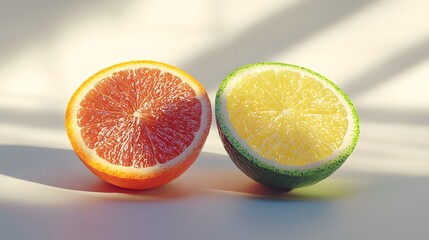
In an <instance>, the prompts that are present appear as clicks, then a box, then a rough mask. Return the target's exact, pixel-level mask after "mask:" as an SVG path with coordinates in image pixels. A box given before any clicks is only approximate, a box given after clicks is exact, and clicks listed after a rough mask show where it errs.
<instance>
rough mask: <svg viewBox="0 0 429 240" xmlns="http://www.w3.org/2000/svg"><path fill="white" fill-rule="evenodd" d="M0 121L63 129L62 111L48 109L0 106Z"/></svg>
mask: <svg viewBox="0 0 429 240" xmlns="http://www.w3.org/2000/svg"><path fill="white" fill-rule="evenodd" d="M0 123H12V124H19V125H25V126H31V127H37V128H44V129H63V128H64V113H63V112H60V111H55V110H48V109H34V110H32V109H25V110H24V109H16V108H13V107H9V108H8V107H0Z"/></svg>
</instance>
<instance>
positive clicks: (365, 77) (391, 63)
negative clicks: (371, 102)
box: [343, 38, 429, 98]
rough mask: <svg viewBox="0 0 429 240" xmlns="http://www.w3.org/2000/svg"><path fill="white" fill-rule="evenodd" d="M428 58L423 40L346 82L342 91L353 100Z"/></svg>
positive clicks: (426, 42) (426, 40)
mask: <svg viewBox="0 0 429 240" xmlns="http://www.w3.org/2000/svg"><path fill="white" fill-rule="evenodd" d="M428 58H429V38H423V39H422V40H421V41H420V42H419V43H417V44H415V45H413V46H410V47H408V48H406V49H404V50H402V51H398V52H397V53H396V54H395V55H393V56H391V57H390V58H389V59H388V60H386V61H385V62H382V63H380V64H379V65H376V66H374V67H373V68H371V69H369V70H368V71H366V72H363V73H361V74H360V75H357V76H355V77H353V78H352V79H351V80H348V81H347V82H349V84H346V85H344V86H343V89H344V90H345V91H346V92H347V93H348V94H349V95H350V97H352V98H353V97H355V96H358V95H360V94H362V93H365V92H366V91H368V90H370V89H373V88H374V87H377V86H379V85H381V84H383V83H386V82H387V81H388V80H389V79H390V78H392V77H394V76H395V75H397V74H399V73H401V72H403V71H404V70H406V69H408V68H410V67H413V66H414V65H416V64H418V63H420V62H421V61H423V60H425V59H428Z"/></svg>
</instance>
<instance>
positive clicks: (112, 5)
mask: <svg viewBox="0 0 429 240" xmlns="http://www.w3.org/2000/svg"><path fill="white" fill-rule="evenodd" d="M127 3H129V2H127ZM125 6H128V4H124V3H123V2H121V1H99V0H98V1H83V0H70V1H55V0H41V1H23V0H16V1H12V0H9V1H6V2H4V1H3V2H2V4H1V8H0V29H2V37H1V38H0V54H1V57H0V62H1V61H4V60H6V59H8V57H9V56H10V55H12V54H13V53H14V52H15V51H17V50H20V49H23V48H24V47H25V46H26V45H28V44H34V42H35V41H42V40H44V41H45V42H49V38H50V37H51V36H52V35H53V34H55V33H56V32H57V31H58V29H59V28H61V27H62V26H61V25H60V24H61V23H62V20H66V19H65V18H64V17H70V16H68V15H70V14H71V13H73V18H74V19H82V18H84V17H86V15H85V14H88V15H89V13H92V15H90V16H93V13H94V12H96V13H98V14H100V16H105V17H106V18H111V17H112V16H114V15H115V14H117V13H118V11H120V10H121V9H123V8H124V7H125Z"/></svg>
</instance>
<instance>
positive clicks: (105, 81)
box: [66, 61, 211, 189]
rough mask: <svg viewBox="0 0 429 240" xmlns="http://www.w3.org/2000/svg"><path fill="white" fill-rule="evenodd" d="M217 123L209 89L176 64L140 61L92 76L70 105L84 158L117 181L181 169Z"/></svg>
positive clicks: (128, 183)
mask: <svg viewBox="0 0 429 240" xmlns="http://www.w3.org/2000/svg"><path fill="white" fill-rule="evenodd" d="M210 123H211V106H210V101H209V99H208V96H207V93H206V91H205V89H204V88H203V87H202V86H201V84H200V83H199V82H198V81H197V80H195V79H194V78H193V77H192V76H190V75H189V74H187V73H185V72H184V71H183V70H180V69H178V68H176V67H173V66H170V65H168V64H164V63H159V62H154V61H132V62H126V63H121V64H117V65H114V66H112V67H109V68H107V69H104V70H102V71H100V72H98V73H96V74H95V75H93V76H92V77H90V78H89V79H88V80H86V81H85V82H84V83H83V84H82V85H81V86H80V87H79V88H78V89H77V90H76V92H75V93H74V95H73V96H72V98H71V99H70V102H69V104H68V107H67V112H66V129H67V134H68V136H69V139H70V142H71V145H72V147H73V149H74V150H75V152H76V153H77V155H78V157H79V158H80V159H81V160H82V162H83V163H84V164H85V165H86V166H87V167H88V168H89V169H90V170H91V171H92V172H94V173H95V174H96V175H97V176H99V177H100V178H102V179H103V180H105V181H107V182H110V183H112V184H114V185H117V186H121V187H125V188H133V189H145V188H153V187H158V186H161V185H163V184H165V183H167V182H169V181H171V180H173V179H174V178H176V177H178V176H179V175H181V174H182V173H183V172H184V171H185V170H186V169H187V168H188V167H189V166H190V165H191V164H192V163H193V162H194V161H195V159H196V158H197V157H198V155H199V153H200V152H201V150H202V147H203V145H204V142H205V140H206V138H207V135H208V132H209V128H210Z"/></svg>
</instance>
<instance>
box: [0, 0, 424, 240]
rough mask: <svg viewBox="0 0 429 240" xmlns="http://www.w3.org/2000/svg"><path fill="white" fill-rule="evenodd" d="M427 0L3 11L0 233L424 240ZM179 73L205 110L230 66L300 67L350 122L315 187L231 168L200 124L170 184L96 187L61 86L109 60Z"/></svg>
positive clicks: (11, 7) (71, 86) (13, 5)
mask: <svg viewBox="0 0 429 240" xmlns="http://www.w3.org/2000/svg"><path fill="white" fill-rule="evenodd" d="M428 9H429V2H427V1H418V0H416V1H412V3H410V2H406V1H399V0H397V1H369V0H364V1H352V0H350V1H339V0H338V1H336V0H328V1H316V0H304V1H298V0H295V1H281V0H278V1H243V0H242V1H210V0H204V1H191V0H186V1H128V2H126V3H124V2H121V1H91V2H88V1H85V2H84V1H79V0H74V1H60V2H53V1H41V2H37V3H36V2H31V1H29V2H26V3H25V4H24V3H22V1H6V2H3V3H2V7H1V8H0V27H1V29H2V37H1V38H0V53H1V54H0V238H1V239H43V240H46V239H64V240H66V239H234V238H236V239H285V238H288V239H289V238H290V239H316V238H317V239H427V236H428V235H429V228H428V222H429V207H428V202H429V188H428V184H429V97H428V96H427V90H428V89H429V81H428V76H429V21H427V19H428V17H427V10H428ZM134 59H152V60H158V61H163V62H168V63H170V64H173V65H176V66H178V67H181V68H183V69H184V70H185V71H187V72H189V73H191V74H192V75H194V76H195V77H196V78H197V79H199V80H200V82H201V83H202V84H203V85H204V86H205V87H206V89H207V91H208V92H209V95H210V98H211V99H212V100H213V99H214V95H215V92H216V89H217V86H218V84H219V83H220V81H221V80H222V79H223V78H224V77H225V76H226V75H227V74H228V73H229V72H231V71H232V70H233V69H235V68H236V67H238V66H240V65H243V64H247V63H252V62H259V61H282V62H289V63H294V64H298V65H302V66H305V67H308V68H311V69H313V70H315V71H318V72H320V73H322V74H324V75H326V76H328V77H329V78H331V79H333V80H334V82H336V83H337V84H338V85H339V86H340V87H341V88H343V89H344V90H345V91H346V92H347V94H348V95H349V96H350V97H351V99H352V100H353V102H354V103H355V105H356V108H357V110H358V112H359V115H360V118H361V136H360V140H359V143H358V145H357V148H356V149H355V151H354V153H353V154H352V155H351V157H350V158H349V159H348V160H347V161H346V163H345V164H344V165H343V166H342V167H341V168H340V169H339V170H338V171H337V172H336V173H334V174H333V175H332V176H330V177H329V178H328V179H326V180H324V181H322V182H320V183H318V184H315V185H313V186H310V187H305V188H300V189H295V190H293V191H291V192H288V193H284V192H279V191H275V190H273V189H269V188H266V187H263V186H261V185H259V184H257V183H255V182H254V181H253V180H251V179H249V178H248V177H246V176H245V175H244V174H243V173H241V172H240V171H239V170H238V169H237V168H236V167H235V165H234V164H233V163H232V161H231V160H230V159H229V158H228V156H227V155H226V153H225V151H224V149H223V148H222V145H221V142H220V139H219V137H218V135H217V131H216V126H215V125H214V124H213V125H212V128H211V132H210V134H209V137H208V140H207V142H206V144H205V146H204V149H203V152H202V153H201V155H200V157H199V158H198V160H197V161H196V162H195V164H194V165H193V166H191V168H190V169H189V170H188V171H187V172H185V174H183V175H182V176H181V177H179V178H178V179H176V180H175V181H173V182H171V183H169V184H167V185H165V186H163V187H160V188H157V189H153V190H147V191H129V190H124V189H120V188H116V187H113V186H111V185H109V184H107V183H104V182H102V181H101V180H99V179H98V178H97V177H95V176H94V175H93V174H92V173H90V172H89V171H88V170H87V169H86V168H85V166H84V165H83V164H82V163H81V162H80V161H79V160H78V159H77V157H76V155H75V154H74V152H73V151H72V150H71V147H70V144H69V142H68V138H67V136H66V133H65V129H64V125H63V121H64V109H65V107H66V105H67V102H68V100H69V98H70V96H71V94H72V93H73V92H74V90H75V89H76V88H77V87H78V86H79V85H80V83H81V82H82V81H83V80H85V79H86V78H87V77H88V76H90V75H92V74H93V73H95V72H96V71H98V70H99V69H102V68H104V67H107V66H109V65H112V64H114V63H118V62H122V61H128V60H134Z"/></svg>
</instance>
